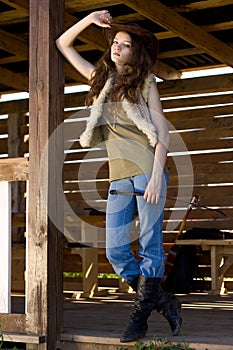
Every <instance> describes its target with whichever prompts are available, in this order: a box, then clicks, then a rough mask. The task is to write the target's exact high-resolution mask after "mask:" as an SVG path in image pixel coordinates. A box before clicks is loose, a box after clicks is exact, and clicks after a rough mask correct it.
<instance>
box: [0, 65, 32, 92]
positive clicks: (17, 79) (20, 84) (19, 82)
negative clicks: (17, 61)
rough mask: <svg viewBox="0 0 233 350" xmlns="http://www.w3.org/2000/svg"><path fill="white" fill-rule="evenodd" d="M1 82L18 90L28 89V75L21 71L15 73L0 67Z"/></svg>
mask: <svg viewBox="0 0 233 350" xmlns="http://www.w3.org/2000/svg"><path fill="white" fill-rule="evenodd" d="M0 76H1V83H2V84H4V85H6V86H9V87H12V88H14V89H17V90H20V91H28V77H27V75H26V74H23V73H15V72H12V71H11V70H9V69H6V68H3V67H0Z"/></svg>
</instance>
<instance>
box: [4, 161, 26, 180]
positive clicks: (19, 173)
mask: <svg viewBox="0 0 233 350" xmlns="http://www.w3.org/2000/svg"><path fill="white" fill-rule="evenodd" d="M28 174H29V170H28V159H27V158H8V159H0V181H26V180H28V178H29V175H28Z"/></svg>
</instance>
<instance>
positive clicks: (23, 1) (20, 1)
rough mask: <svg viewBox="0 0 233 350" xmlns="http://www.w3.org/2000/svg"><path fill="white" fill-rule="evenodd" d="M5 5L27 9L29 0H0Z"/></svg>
mask: <svg viewBox="0 0 233 350" xmlns="http://www.w3.org/2000/svg"><path fill="white" fill-rule="evenodd" d="M1 2H3V3H4V4H6V5H9V6H11V7H14V8H15V9H17V10H20V9H23V10H29V1H28V0H1Z"/></svg>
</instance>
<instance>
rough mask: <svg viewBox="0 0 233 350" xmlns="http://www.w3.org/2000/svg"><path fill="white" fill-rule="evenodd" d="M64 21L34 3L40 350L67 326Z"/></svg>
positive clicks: (50, 5) (29, 305) (55, 10)
mask: <svg viewBox="0 0 233 350" xmlns="http://www.w3.org/2000/svg"><path fill="white" fill-rule="evenodd" d="M63 20H64V2H63V1H62V0H40V1H34V0H30V31H29V32H30V70H29V76H30V101H29V112H30V113H29V114H30V118H31V119H30V123H29V135H30V142H29V153H30V161H29V170H30V171H29V193H28V231H27V267H26V271H27V274H26V295H27V299H26V312H27V324H26V326H27V332H28V333H35V334H39V335H40V336H46V339H47V344H45V345H43V344H42V345H41V344H40V345H39V346H38V347H35V348H33V349H38V350H42V349H43V350H45V349H56V348H59V347H60V346H59V341H60V334H61V329H62V324H63V317H62V313H63V293H62V260H63V259H62V256H63V235H62V231H63V216H64V208H63V195H61V193H60V187H61V183H60V182H61V178H60V177H61V172H62V163H63V141H62V140H63V128H62V122H63V108H64V102H63V96H64V94H63V87H64V69H63V68H64V65H63V59H62V55H61V54H60V53H59V51H58V50H57V48H56V45H55V40H56V38H57V37H58V36H59V35H60V34H61V32H62V31H63V30H64V29H63V28H64V23H63V22H64V21H63ZM59 174H60V176H59ZM38 266H39V267H40V268H38ZM41 305H42V307H41ZM30 349H31V347H30Z"/></svg>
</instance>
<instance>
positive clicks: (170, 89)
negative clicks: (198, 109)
mask: <svg viewBox="0 0 233 350" xmlns="http://www.w3.org/2000/svg"><path fill="white" fill-rule="evenodd" d="M232 86H233V74H226V75H221V76H209V77H201V78H193V79H180V80H173V81H166V82H162V83H158V88H159V93H160V96H163V97H171V96H183V95H186V94H187V95H195V94H201V93H211V92H223V91H231V90H232Z"/></svg>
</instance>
